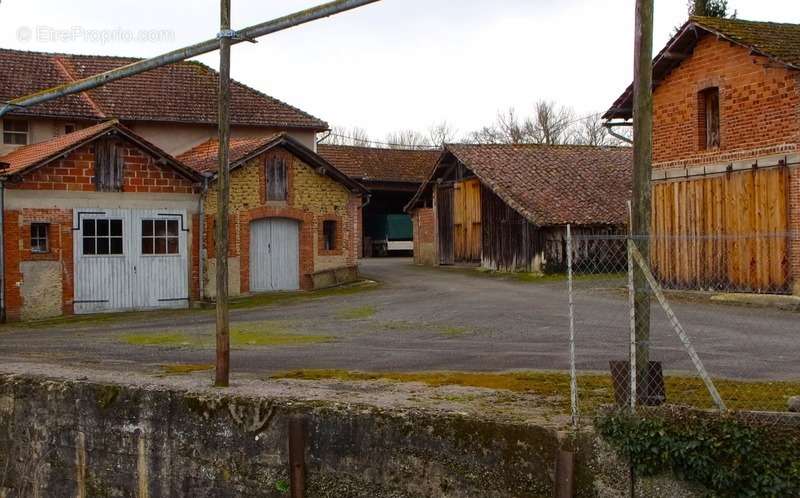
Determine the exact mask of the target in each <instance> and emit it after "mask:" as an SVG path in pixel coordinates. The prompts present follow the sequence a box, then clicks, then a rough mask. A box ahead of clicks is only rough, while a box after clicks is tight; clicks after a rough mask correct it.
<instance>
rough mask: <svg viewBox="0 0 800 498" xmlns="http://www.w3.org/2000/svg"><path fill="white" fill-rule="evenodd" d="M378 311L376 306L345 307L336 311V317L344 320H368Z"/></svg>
mask: <svg viewBox="0 0 800 498" xmlns="http://www.w3.org/2000/svg"><path fill="white" fill-rule="evenodd" d="M375 313H377V310H376V309H375V307H374V306H361V307H358V308H345V309H342V310H339V312H338V313H336V318H339V319H342V320H366V319H367V318H371V317H372V316H373V315H375Z"/></svg>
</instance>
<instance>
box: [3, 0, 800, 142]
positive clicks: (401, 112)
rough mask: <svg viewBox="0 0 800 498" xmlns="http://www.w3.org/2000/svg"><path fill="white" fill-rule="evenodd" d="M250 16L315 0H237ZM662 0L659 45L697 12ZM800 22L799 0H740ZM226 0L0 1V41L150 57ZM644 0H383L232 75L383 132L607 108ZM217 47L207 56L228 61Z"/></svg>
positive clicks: (290, 35)
mask: <svg viewBox="0 0 800 498" xmlns="http://www.w3.org/2000/svg"><path fill="white" fill-rule="evenodd" d="M232 3H233V25H234V26H233V27H234V28H241V27H245V26H249V25H251V24H256V23H258V22H262V21H265V20H268V19H271V18H273V17H277V16H280V15H283V14H287V13H289V12H292V11H295V10H299V9H301V8H304V7H309V6H311V5H314V4H315V3H317V2H313V1H309V0H232ZM685 3H686V2H685V0H656V35H655V47H656V51H658V50H659V49H660V48H661V47H662V46H663V45H664V44H665V43H666V41H667V40H668V39H669V37H670V35H671V34H672V31H673V29H674V27H675V26H678V25H680V24H682V23H683V22H684V21H685V20H686V6H685ZM729 3H730V5H731V7H733V8H735V9H736V10H737V11H738V13H739V17H740V18H743V19H753V20H770V21H780V22H794V23H800V1H797V0H729ZM218 5H219V2H218V1H217V0H115V1H113V2H112V1H109V0H70V1H64V0H0V46H2V47H5V48H18V49H26V50H41V51H50V52H69V53H84V54H109V55H126V56H139V57H147V56H153V55H157V54H159V53H162V52H165V51H168V50H171V49H174V48H177V47H180V46H184V45H188V44H190V43H194V42H197V41H200V40H204V39H207V38H210V37H213V36H214V35H215V34H216V33H217V31H218V23H219V20H218V19H219V17H218V16H219V14H218V8H219V7H218ZM633 17H634V2H633V0H602V1H599V0H560V1H553V0H458V1H453V0H382V1H381V2H378V3H376V4H372V5H369V6H367V7H363V8H361V9H359V10H357V11H352V12H348V13H345V14H340V15H338V16H335V17H332V18H328V19H325V20H322V21H316V22H314V23H312V24H307V25H305V26H301V27H299V28H294V29H292V30H290V31H286V32H282V33H278V34H275V35H271V36H269V37H266V38H262V39H261V41H260V42H259V43H258V44H249V43H246V44H240V45H237V46H235V47H234V48H233V62H232V64H233V66H232V67H233V69H232V74H233V77H234V78H236V79H238V80H240V81H242V82H244V83H247V84H249V85H251V86H253V87H255V88H257V89H259V90H261V91H263V92H266V93H268V94H270V95H272V96H274V97H277V98H279V99H282V100H284V101H286V102H289V103H290V104H292V105H295V106H297V107H300V108H301V109H303V110H305V111H307V112H310V113H311V114H314V115H315V116H318V117H320V118H322V119H325V120H327V121H328V122H329V123H331V124H332V125H344V126H359V127H362V128H365V129H367V130H368V131H369V133H370V135H371V136H372V137H373V138H382V137H384V136H385V134H386V133H387V132H390V131H393V130H397V129H402V128H416V129H420V130H424V129H427V128H428V126H430V125H431V124H433V123H435V122H439V121H442V120H447V121H449V122H450V123H451V124H453V125H454V126H455V127H456V128H458V129H459V130H460V131H461V132H462V133H464V132H468V131H470V130H472V129H475V128H478V127H480V126H481V125H483V124H488V123H489V122H491V121H492V120H493V119H494V117H495V115H496V113H497V110H498V109H503V108H508V107H510V106H515V107H517V108H518V109H520V110H521V111H522V110H525V109H530V108H531V106H532V104H533V103H534V102H535V101H537V100H538V99H547V100H555V101H557V102H559V103H563V104H567V105H570V106H572V107H573V108H574V109H575V111H576V113H577V114H578V115H585V114H589V113H591V112H595V111H599V110H604V109H606V108H607V107H608V106H609V105H610V104H611V103H612V102H613V100H614V99H615V98H616V97H617V96H618V95H619V94H620V93H621V92H622V90H624V88H625V87H626V86H627V84H628V83H629V82H630V79H631V71H632V69H631V68H632V57H633V56H632V42H633ZM217 57H218V56H217V54H216V53H214V54H208V55H205V56H203V57H201V58H200V60H201V61H203V62H205V63H207V64H209V65H211V66H214V67H217V62H216V59H217Z"/></svg>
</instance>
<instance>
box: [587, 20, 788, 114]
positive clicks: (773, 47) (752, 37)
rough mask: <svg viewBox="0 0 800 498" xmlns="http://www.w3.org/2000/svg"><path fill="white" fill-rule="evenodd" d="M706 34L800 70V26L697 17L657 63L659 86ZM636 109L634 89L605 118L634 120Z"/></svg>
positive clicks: (654, 79)
mask: <svg viewBox="0 0 800 498" xmlns="http://www.w3.org/2000/svg"><path fill="white" fill-rule="evenodd" d="M695 31H697V33H696V32H695ZM703 34H711V35H716V36H719V37H720V38H723V39H725V40H728V41H730V42H732V43H736V44H738V45H741V46H742V47H744V48H746V49H748V50H750V51H751V52H753V53H755V54H759V55H762V56H764V57H767V58H769V59H771V60H773V61H775V62H776V63H778V64H783V65H785V66H787V67H791V68H794V69H800V24H781V23H772V22H759V21H745V20H742V19H720V18H717V17H697V16H695V17H690V18H689V20H688V21H687V22H686V24H684V25H683V27H681V29H680V30H678V32H677V33H676V34H675V36H673V37H672V39H671V40H670V41H669V42H668V43H667V45H666V46H665V47H664V48H663V49H662V50H661V52H659V53H658V55H656V57H655V59H653V81H654V82H655V86H657V85H658V82H659V81H661V80H663V79H664V77H665V76H666V75H667V74H669V72H670V71H672V70H673V69H675V68H676V67H677V66H678V65H679V64H680V63H681V58H680V57H673V54H690V53H691V52H692V50H694V47H695V45H696V44H697V42H698V40H699V39H700V38H701V37H702V35H703ZM698 35H699V36H698ZM632 106H633V86H632V85H631V86H629V87H628V88H627V89H626V90H625V92H624V93H623V94H622V95H621V96H620V97H619V98H617V100H616V102H614V105H613V106H612V107H611V108H610V109H609V110H608V111H607V112H606V113H605V115H604V116H603V118H604V119H631V117H632V115H633V113H632Z"/></svg>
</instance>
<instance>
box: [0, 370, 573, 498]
mask: <svg viewBox="0 0 800 498" xmlns="http://www.w3.org/2000/svg"><path fill="white" fill-rule="evenodd" d="M292 417H299V418H301V419H302V420H304V423H305V427H306V439H307V445H306V452H305V461H306V463H307V470H306V479H307V487H306V488H307V489H306V496H307V497H309V498H314V497H336V498H346V497H364V498H367V497H369V498H381V497H387V498H388V497H393V498H402V497H409V498H410V497H417V496H425V497H445V496H447V497H453V498H458V497H464V498H466V497H475V496H481V497H497V498H501V497H502V498H508V497H523V496H524V497H542V496H552V488H553V481H554V472H555V469H554V466H555V464H554V462H555V454H556V450H557V447H558V444H559V443H558V438H557V435H556V433H555V432H553V431H551V430H548V429H544V428H540V427H536V426H530V425H522V424H519V425H515V424H508V423H495V422H486V421H481V420H477V419H470V418H466V417H463V416H459V415H434V414H429V413H423V412H417V411H403V412H400V411H391V410H385V409H378V408H372V407H367V406H350V405H341V404H338V403H334V402H320V401H316V402H303V401H294V402H289V401H287V400H276V399H260V398H256V397H244V396H238V397H234V396H229V397H226V396H223V395H222V394H220V392H219V391H217V392H213V391H212V390H211V389H208V390H206V391H203V392H183V391H177V390H167V389H166V388H162V387H148V388H141V387H122V386H118V385H102V384H92V383H87V382H75V381H60V380H49V379H38V378H29V377H22V376H10V375H5V376H2V375H0V496H4V488H5V493H7V494H8V495H9V496H18V495H21V496H77V497H79V498H83V497H99V496H118V497H149V498H157V497H162V496H170V497H192V498H203V497H212V496H213V497H228V496H230V497H233V496H264V497H276V498H277V497H282V496H287V495H286V494H285V493H283V492H281V491H279V489H278V485H279V483H281V482H288V454H287V453H288V450H287V446H288V435H287V432H288V431H287V428H288V421H289V419H290V418H292ZM6 465H8V469H9V470H8V472H7V473H6V475H3V471H4V469H5V468H6ZM26 482H30V485H27V486H26Z"/></svg>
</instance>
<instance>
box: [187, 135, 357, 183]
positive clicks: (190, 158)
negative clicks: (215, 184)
mask: <svg viewBox="0 0 800 498" xmlns="http://www.w3.org/2000/svg"><path fill="white" fill-rule="evenodd" d="M275 147H283V148H285V149H287V150H288V151H289V152H291V153H293V154H294V155H296V156H297V157H299V158H300V159H302V160H303V161H304V162H305V163H306V164H308V165H309V166H311V167H312V168H315V169H317V170H318V171H320V172H323V173H324V174H326V175H329V176H330V177H331V178H333V179H335V180H337V181H338V182H340V183H342V184H344V185H345V186H346V187H348V188H350V189H351V190H355V191H358V192H361V193H363V194H366V193H367V190H366V189H365V188H364V186H363V185H361V184H360V183H358V182H357V181H356V180H354V179H351V178H350V177H349V176H347V175H346V174H345V173H343V172H342V171H340V170H339V169H338V168H336V167H335V166H334V165H332V164H331V163H329V162H328V161H326V160H325V159H324V158H323V157H322V156H320V155H319V154H317V153H316V152H314V151H313V150H311V149H309V148H308V147H306V146H305V145H303V144H302V143H300V142H299V141H297V140H296V139H294V138H292V137H291V136H290V135H287V134H286V133H277V134H275V135H269V136H264V137H255V138H232V139H231V142H230V152H229V161H230V166H231V169H235V168H238V167H239V166H242V165H244V164H245V163H247V162H248V161H249V160H251V159H253V158H254V157H256V156H259V155H261V154H263V153H264V152H266V151H268V150H271V149H273V148H275ZM218 154H219V141H218V140H217V139H215V138H212V139H210V140H208V141H206V142H203V143H202V144H200V145H198V146H197V147H195V148H193V149H190V150H188V151H186V152H184V153H183V154H181V155H179V156H178V160H180V161H181V162H182V163H184V164H186V165H187V166H189V167H190V168H192V169H193V170H195V171H197V172H198V173H201V174H216V172H217V170H218Z"/></svg>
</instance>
